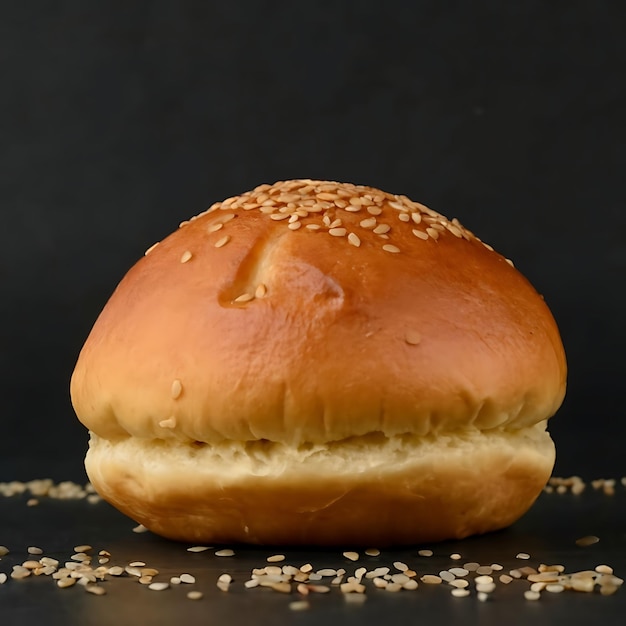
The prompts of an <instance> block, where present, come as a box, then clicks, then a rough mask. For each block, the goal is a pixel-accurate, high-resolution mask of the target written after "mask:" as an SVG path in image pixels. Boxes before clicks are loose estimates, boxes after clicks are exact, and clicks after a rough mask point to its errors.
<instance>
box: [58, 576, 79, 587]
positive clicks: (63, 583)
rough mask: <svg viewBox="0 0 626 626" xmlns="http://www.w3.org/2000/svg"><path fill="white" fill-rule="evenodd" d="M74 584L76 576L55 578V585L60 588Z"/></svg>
mask: <svg viewBox="0 0 626 626" xmlns="http://www.w3.org/2000/svg"><path fill="white" fill-rule="evenodd" d="M75 584H76V578H69V577H68V578H59V580H57V587H60V588H61V589H67V588H68V587H73V586H74V585H75Z"/></svg>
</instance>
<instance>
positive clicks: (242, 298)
mask: <svg viewBox="0 0 626 626" xmlns="http://www.w3.org/2000/svg"><path fill="white" fill-rule="evenodd" d="M250 300H254V294H253V293H242V294H241V295H240V296H237V297H236V298H235V299H234V300H233V302H236V303H241V302H250Z"/></svg>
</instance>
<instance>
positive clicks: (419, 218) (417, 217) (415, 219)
mask: <svg viewBox="0 0 626 626" xmlns="http://www.w3.org/2000/svg"><path fill="white" fill-rule="evenodd" d="M411 219H412V220H413V222H414V223H415V224H419V223H421V221H422V214H421V213H417V212H415V213H411Z"/></svg>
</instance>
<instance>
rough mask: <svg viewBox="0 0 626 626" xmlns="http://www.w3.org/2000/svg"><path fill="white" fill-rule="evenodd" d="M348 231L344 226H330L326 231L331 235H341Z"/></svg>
mask: <svg viewBox="0 0 626 626" xmlns="http://www.w3.org/2000/svg"><path fill="white" fill-rule="evenodd" d="M347 232H348V231H347V230H346V229H345V228H331V229H330V230H329V231H328V233H329V234H330V235H332V236H333V237H343V236H344V235H345V234H346V233H347Z"/></svg>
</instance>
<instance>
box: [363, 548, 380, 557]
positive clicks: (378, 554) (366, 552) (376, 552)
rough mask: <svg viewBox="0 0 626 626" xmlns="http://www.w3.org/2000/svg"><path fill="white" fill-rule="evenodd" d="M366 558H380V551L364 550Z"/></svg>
mask: <svg viewBox="0 0 626 626" xmlns="http://www.w3.org/2000/svg"><path fill="white" fill-rule="evenodd" d="M365 554H367V556H380V550H379V549H378V548H368V549H367V550H365Z"/></svg>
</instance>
